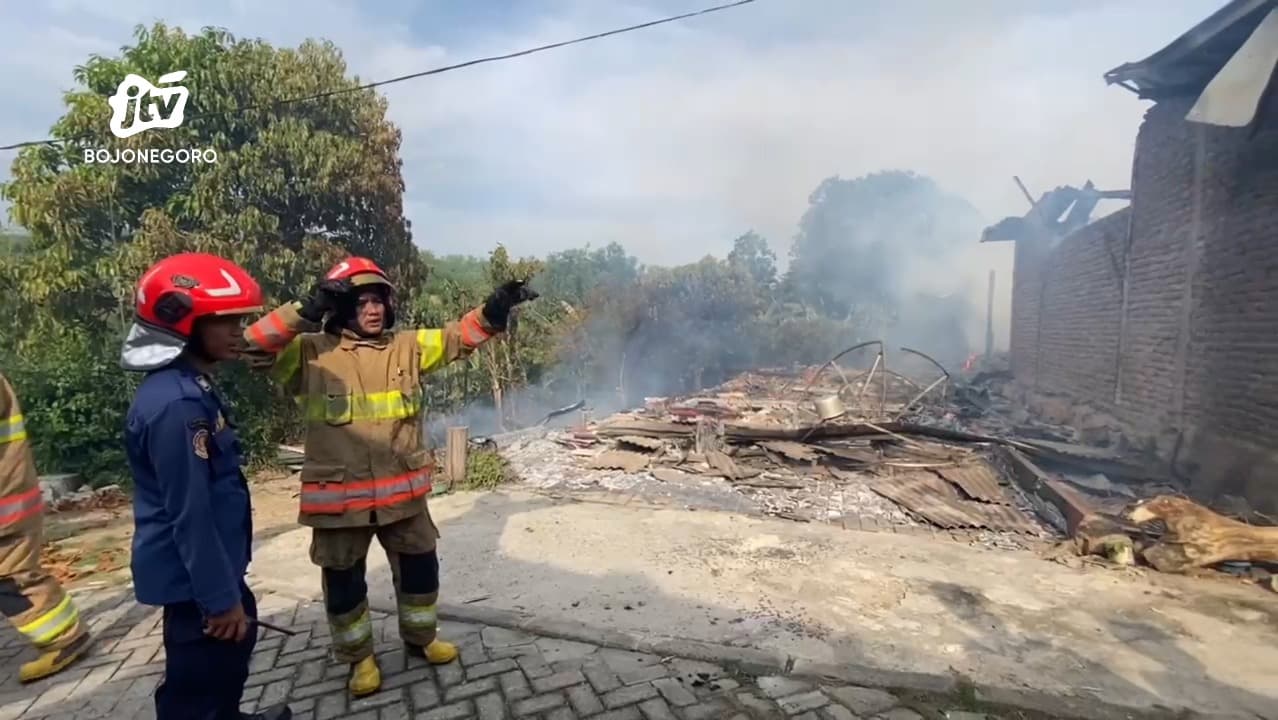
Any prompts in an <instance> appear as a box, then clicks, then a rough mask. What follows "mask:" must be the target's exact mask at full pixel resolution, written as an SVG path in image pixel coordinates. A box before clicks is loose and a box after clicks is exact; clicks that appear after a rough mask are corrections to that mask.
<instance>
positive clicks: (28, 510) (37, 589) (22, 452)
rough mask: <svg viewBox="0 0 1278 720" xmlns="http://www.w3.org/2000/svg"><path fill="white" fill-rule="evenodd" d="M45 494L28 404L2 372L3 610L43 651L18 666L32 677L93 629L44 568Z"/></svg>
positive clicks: (78, 648) (72, 652) (24, 677)
mask: <svg viewBox="0 0 1278 720" xmlns="http://www.w3.org/2000/svg"><path fill="white" fill-rule="evenodd" d="M43 529H44V495H43V494H42V493H41V491H40V482H39V477H38V476H37V474H36V466H35V459H34V458H33V457H32V454H31V445H30V444H29V443H28V442H27V426H26V421H25V420H24V419H23V416H22V407H21V406H20V405H19V404H18V397H17V395H15V394H14V392H13V387H12V386H11V385H10V384H9V381H8V380H7V379H6V378H5V377H4V376H3V375H0V612H3V613H4V615H5V617H7V618H9V622H11V623H12V624H13V626H14V627H16V628H17V629H18V632H20V633H22V635H23V636H25V637H26V638H27V640H28V641H30V642H31V644H32V645H34V646H35V648H36V650H38V651H39V653H40V655H39V657H37V658H36V659H35V660H32V661H30V662H28V663H24V664H23V665H22V667H20V668H19V669H18V679H19V680H20V681H22V682H24V683H25V682H31V681H33V680H39V679H40V678H44V677H48V676H49V675H52V674H54V673H56V672H59V671H61V670H62V669H63V668H65V667H67V666H68V665H70V664H71V663H73V662H75V660H76V659H77V658H79V657H80V656H81V655H83V654H84V651H85V650H88V649H89V643H90V639H89V634H88V633H87V632H86V631H85V629H84V624H83V623H82V622H81V621H80V613H79V612H78V611H77V610H76V607H75V603H74V602H73V601H72V600H71V596H70V595H68V594H67V592H66V590H64V589H63V588H62V585H61V584H60V583H59V582H58V581H57V580H56V579H55V578H54V577H53V576H52V575H50V574H49V573H47V572H45V571H44V568H42V567H40V545H41V535H42V532H43Z"/></svg>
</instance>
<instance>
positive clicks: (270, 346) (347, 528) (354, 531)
mask: <svg viewBox="0 0 1278 720" xmlns="http://www.w3.org/2000/svg"><path fill="white" fill-rule="evenodd" d="M535 297H537V294H536V293H535V292H533V291H532V290H531V289H529V288H527V287H525V286H524V284H523V283H522V282H511V283H507V284H505V285H503V286H502V287H500V288H498V289H497V290H495V291H494V292H493V293H492V295H490V296H489V297H488V299H487V301H486V302H485V303H484V305H483V306H482V307H479V308H475V309H474V310H471V311H470V312H468V313H467V314H466V315H465V316H464V317H462V318H461V320H460V321H457V322H450V323H448V324H447V325H446V326H445V327H443V328H442V329H433V328H421V329H412V330H398V331H394V330H391V327H392V326H393V325H394V322H395V300H394V288H393V287H392V286H391V283H390V281H389V280H388V278H387V275H386V273H385V272H383V271H382V270H381V268H379V267H378V266H377V265H376V264H374V263H373V262H372V261H371V260H368V259H365V258H357V257H353V258H348V259H346V260H344V261H342V262H340V263H338V264H337V265H336V266H335V267H334V268H333V269H332V270H330V271H329V273H328V274H327V276H326V277H325V278H324V279H323V280H322V281H321V282H320V283H319V284H318V285H317V286H316V287H315V289H314V290H313V291H312V293H311V296H310V297H309V298H307V299H306V300H305V301H304V302H295V303H290V304H288V305H284V306H283V307H280V308H278V309H276V310H275V311H273V312H271V313H270V314H268V315H267V316H265V317H264V318H262V319H261V320H259V321H258V322H256V323H254V324H253V325H252V326H250V327H249V328H248V330H247V332H246V333H245V336H246V338H247V340H248V346H249V358H250V361H252V362H253V364H254V365H255V366H257V367H258V368H259V369H260V368H264V367H269V368H270V371H271V373H272V374H273V375H274V377H275V379H276V380H277V381H278V382H280V383H281V384H283V385H284V386H285V387H286V388H287V389H288V391H289V392H290V393H291V394H293V395H294V396H295V397H296V399H297V401H298V403H299V405H300V406H301V408H302V411H303V414H304V416H305V420H306V443H305V455H306V459H305V462H304V464H303V466H302V491H301V507H300V511H301V512H300V514H299V518H298V521H299V522H300V523H302V524H303V525H307V526H310V527H311V528H313V532H312V537H311V561H312V562H314V563H315V564H316V565H318V566H319V567H320V568H321V581H322V584H323V589H324V604H325V609H326V611H327V613H328V621H329V625H330V627H331V630H332V643H333V648H334V652H335V655H336V656H337V659H338V660H339V661H343V662H347V663H350V665H351V674H350V680H349V687H350V691H351V693H352V694H353V695H355V696H357V697H358V696H363V695H368V694H370V693H373V692H376V691H377V690H378V688H380V687H381V672H380V670H379V669H378V667H377V661H376V659H375V658H374V657H373V628H372V623H371V621H370V618H369V612H368V599H367V594H368V587H367V585H366V583H365V571H366V566H365V560H366V558H367V555H368V548H369V545H370V543H371V541H372V539H373V536H374V535H376V536H377V539H378V541H379V542H380V543H381V545H382V547H383V548H384V549H385V550H386V555H387V557H388V558H389V560H390V567H391V573H392V578H393V581H394V584H395V591H396V597H397V601H398V612H399V631H400V636H401V637H402V639H403V641H404V644H405V648H406V650H407V652H409V653H410V654H414V655H417V656H420V657H425V658H426V659H427V660H428V661H430V662H431V663H434V664H444V663H448V662H451V661H452V660H453V659H454V658H456V657H457V648H456V647H455V646H454V645H453V644H451V643H448V642H445V641H443V640H440V639H438V638H436V636H435V627H436V622H435V603H436V599H437V597H438V592H439V561H438V559H437V557H436V554H435V541H436V538H437V537H438V531H437V530H436V528H435V524H434V522H433V521H432V520H431V518H430V513H429V512H428V511H427V508H426V496H427V495H429V494H430V490H431V470H432V467H431V464H432V463H431V459H432V458H431V452H430V450H429V449H427V448H426V447H424V446H423V443H422V439H421V422H420V421H421V418H420V414H421V410H422V408H421V389H422V388H421V379H422V376H423V375H425V374H426V373H429V372H431V371H433V370H436V369H439V368H441V367H443V366H444V365H446V364H448V363H450V362H452V361H454V360H457V359H459V358H464V357H466V356H467V355H469V354H470V353H471V352H472V351H474V349H475V348H477V347H479V346H480V345H481V344H483V343H484V342H486V341H487V340H488V339H489V338H491V337H492V336H493V335H494V334H495V333H497V332H500V331H503V330H505V328H506V322H507V320H508V318H509V316H510V311H511V309H512V308H513V307H514V306H515V305H518V304H519V303H522V302H525V301H527V300H532V299H534V298H535ZM321 323H322V326H321ZM317 329H320V330H321V331H320V332H313V330H317ZM268 358H273V359H269V360H268Z"/></svg>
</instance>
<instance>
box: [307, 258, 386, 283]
mask: <svg viewBox="0 0 1278 720" xmlns="http://www.w3.org/2000/svg"><path fill="white" fill-rule="evenodd" d="M324 277H325V279H328V280H350V282H351V285H352V286H353V287H359V286H361V285H385V286H386V289H388V290H394V289H395V286H394V285H392V284H391V281H390V277H389V276H387V274H386V271H384V270H382V269H381V268H380V267H378V266H377V263H375V262H373V261H372V260H369V259H368V258H363V257H348V258H346V259H345V260H343V261H341V262H339V263H337V264H336V265H334V266H333V267H332V268H330V269H329V271H328V274H327V275H325V276H324Z"/></svg>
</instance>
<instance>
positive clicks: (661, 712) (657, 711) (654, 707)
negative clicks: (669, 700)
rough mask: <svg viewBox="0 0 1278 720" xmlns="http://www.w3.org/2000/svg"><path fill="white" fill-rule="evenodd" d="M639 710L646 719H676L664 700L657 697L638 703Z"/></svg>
mask: <svg viewBox="0 0 1278 720" xmlns="http://www.w3.org/2000/svg"><path fill="white" fill-rule="evenodd" d="M639 712H641V713H643V716H644V717H645V718H646V719H647V720H678V719H677V718H676V717H675V714H674V713H673V712H671V711H670V706H669V705H667V704H666V701H665V700H662V699H661V698H659V697H655V698H652V699H651V700H644V701H643V702H641V703H639Z"/></svg>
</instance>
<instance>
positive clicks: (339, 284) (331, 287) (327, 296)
mask: <svg viewBox="0 0 1278 720" xmlns="http://www.w3.org/2000/svg"><path fill="white" fill-rule="evenodd" d="M350 289H351V281H350V280H322V281H320V282H319V283H317V284H316V285H315V286H314V287H312V288H311V294H310V296H309V297H307V298H306V299H305V300H303V301H302V307H300V308H298V311H297V314H298V315H301V316H302V319H303V320H306V321H307V322H313V323H317V322H322V321H323V320H324V314H325V313H328V312H331V311H333V310H336V309H337V299H338V298H339V297H341V296H342V295H345V294H346V293H348V292H350Z"/></svg>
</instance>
